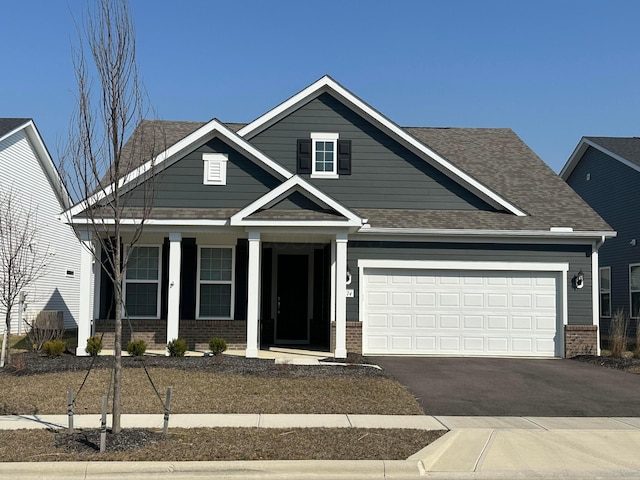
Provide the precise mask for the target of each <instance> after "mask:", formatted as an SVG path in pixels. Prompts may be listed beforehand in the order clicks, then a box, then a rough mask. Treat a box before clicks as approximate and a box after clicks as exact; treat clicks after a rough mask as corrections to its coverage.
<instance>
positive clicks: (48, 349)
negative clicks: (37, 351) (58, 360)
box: [42, 340, 67, 358]
mask: <svg viewBox="0 0 640 480" xmlns="http://www.w3.org/2000/svg"><path fill="white" fill-rule="evenodd" d="M66 348H67V344H66V342H65V341H64V340H49V341H47V342H44V346H43V347H42V349H43V350H44V353H45V354H46V355H47V357H51V358H53V357H59V356H60V355H62V354H63V353H64V351H65V349H66Z"/></svg>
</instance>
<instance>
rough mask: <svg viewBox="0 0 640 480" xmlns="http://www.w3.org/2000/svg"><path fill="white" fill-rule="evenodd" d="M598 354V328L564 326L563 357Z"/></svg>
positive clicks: (592, 326)
mask: <svg viewBox="0 0 640 480" xmlns="http://www.w3.org/2000/svg"><path fill="white" fill-rule="evenodd" d="M597 354H598V327H597V326H595V325H565V326H564V356H565V357H566V358H571V357H575V356H576V355H597Z"/></svg>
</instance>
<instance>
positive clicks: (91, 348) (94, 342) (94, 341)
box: [84, 335, 102, 357]
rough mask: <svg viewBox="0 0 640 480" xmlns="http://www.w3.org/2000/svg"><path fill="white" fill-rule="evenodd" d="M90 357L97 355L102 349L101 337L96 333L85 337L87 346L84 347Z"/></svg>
mask: <svg viewBox="0 0 640 480" xmlns="http://www.w3.org/2000/svg"><path fill="white" fill-rule="evenodd" d="M84 351H85V352H87V353H88V354H89V355H91V356H92V357H97V356H98V354H99V353H100V352H101V351H102V338H100V337H99V336H98V335H96V336H94V337H91V338H88V339H87V346H86V347H85V349H84Z"/></svg>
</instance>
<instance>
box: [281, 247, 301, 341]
mask: <svg viewBox="0 0 640 480" xmlns="http://www.w3.org/2000/svg"><path fill="white" fill-rule="evenodd" d="M277 277H278V278H277V289H276V299H275V300H276V342H277V343H308V342H309V309H308V300H309V255H308V254H279V255H278V265H277Z"/></svg>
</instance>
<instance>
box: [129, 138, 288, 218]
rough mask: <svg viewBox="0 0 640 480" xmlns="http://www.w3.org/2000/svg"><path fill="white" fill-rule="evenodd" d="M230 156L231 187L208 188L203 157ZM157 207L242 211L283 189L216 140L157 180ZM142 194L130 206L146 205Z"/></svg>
mask: <svg viewBox="0 0 640 480" xmlns="http://www.w3.org/2000/svg"><path fill="white" fill-rule="evenodd" d="M212 152H215V153H227V154H228V155H229V161H228V162H227V184H226V185H204V183H203V174H204V161H203V160H202V154H203V153H212ZM157 178H158V179H157V181H156V185H155V193H154V196H155V199H154V206H155V207H165V208H198V207H202V208H241V207H244V206H246V205H248V204H249V203H251V202H253V201H254V200H256V199H258V198H260V197H261V196H262V195H264V194H265V193H267V192H268V191H269V190H271V189H273V188H275V187H277V186H278V185H280V183H281V182H280V181H279V180H278V179H276V178H275V177H273V176H272V175H271V174H270V173H268V172H267V171H266V170H264V169H263V168H261V167H260V166H258V165H257V164H255V163H254V162H252V161H251V160H249V159H247V158H246V157H244V156H243V155H242V154H240V153H239V152H237V151H235V150H233V149H232V148H231V147H229V146H228V145H227V144H225V143H224V142H222V141H221V140H219V139H214V140H211V141H209V142H208V143H206V144H205V145H203V146H202V147H200V148H198V149H197V150H195V151H194V152H191V153H189V154H187V155H185V157H184V158H182V159H180V160H178V161H177V162H176V163H174V164H173V165H171V166H170V167H168V168H166V169H164V170H163V171H162V172H161V173H160V174H159V176H158V177H157ZM142 198H143V197H142V190H141V188H140V187H139V188H137V189H136V190H135V191H134V192H133V193H132V197H131V200H130V201H129V204H130V205H131V206H140V205H141V204H142Z"/></svg>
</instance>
